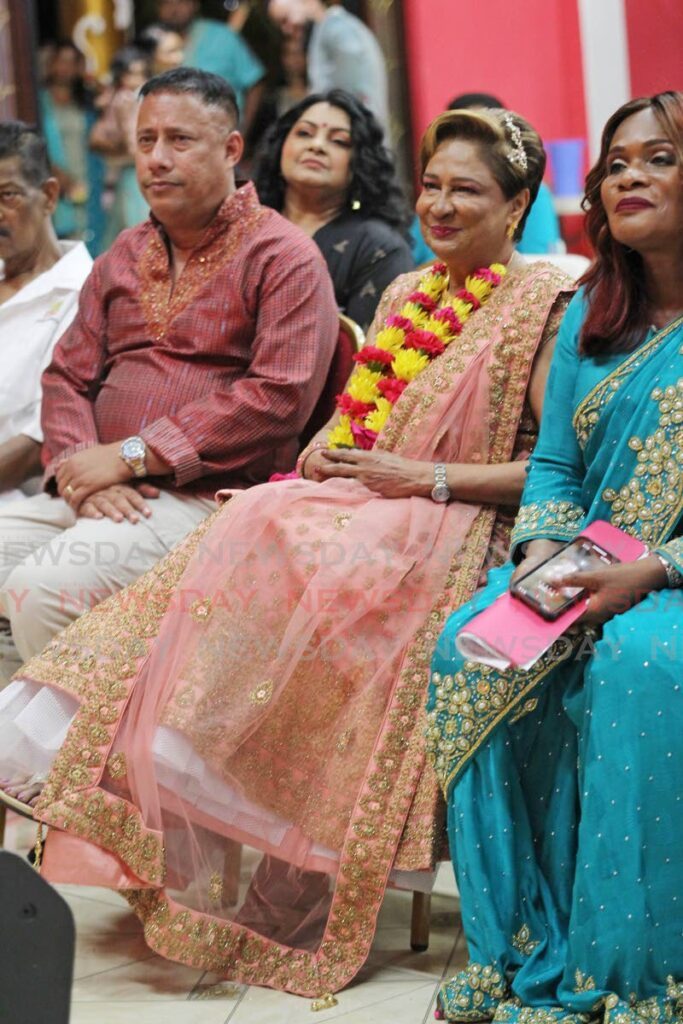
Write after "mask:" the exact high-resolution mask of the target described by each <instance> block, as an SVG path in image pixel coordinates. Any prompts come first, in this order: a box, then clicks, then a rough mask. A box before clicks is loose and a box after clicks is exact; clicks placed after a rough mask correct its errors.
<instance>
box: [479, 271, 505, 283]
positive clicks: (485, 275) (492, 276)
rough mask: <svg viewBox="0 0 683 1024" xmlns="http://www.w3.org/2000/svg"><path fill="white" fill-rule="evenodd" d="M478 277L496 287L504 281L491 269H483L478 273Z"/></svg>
mask: <svg viewBox="0 0 683 1024" xmlns="http://www.w3.org/2000/svg"><path fill="white" fill-rule="evenodd" d="M477 277H479V278H481V280H482V281H488V282H489V284H492V285H494V286H495V287H497V286H498V285H499V284H500V282H501V281H502V280H503V278H502V277H501V276H500V274H497V273H496V272H495V270H491V268H490V267H481V268H480V269H479V270H478V271H477Z"/></svg>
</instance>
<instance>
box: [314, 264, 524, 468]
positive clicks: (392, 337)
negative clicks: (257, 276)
mask: <svg viewBox="0 0 683 1024" xmlns="http://www.w3.org/2000/svg"><path fill="white" fill-rule="evenodd" d="M505 273H506V270H505V267H503V266H502V265H501V264H499V263H494V264H493V265H492V266H490V267H483V268H482V269H480V270H477V271H475V273H474V274H470V276H469V277H468V278H467V279H466V281H465V287H464V288H461V289H460V290H459V291H457V292H455V294H454V295H446V294H445V293H446V289H447V287H448V272H447V268H446V267H445V265H444V264H443V263H435V264H434V265H433V266H432V267H430V268H429V270H428V271H427V272H426V273H425V274H424V275H423V276H422V278H421V279H420V282H419V284H418V286H417V289H416V290H415V291H414V292H412V293H411V294H410V295H409V296H408V297H407V299H406V301H405V302H404V304H403V307H402V308H401V309H400V310H399V312H398V313H397V314H391V315H390V316H389V317H387V321H386V325H385V326H384V327H383V328H382V330H380V331H378V333H377V335H376V336H375V338H374V339H373V341H372V344H370V345H367V346H366V347H365V349H361V351H360V352H359V353H358V354H357V355H356V356H355V357H354V358H355V359H356V362H357V363H358V365H357V366H356V369H355V370H354V372H353V373H352V374H351V378H350V380H349V383H348V385H347V387H346V391H345V392H344V394H343V395H340V396H339V398H338V404H339V408H340V409H341V410H343V415H342V416H341V419H340V422H339V424H338V425H337V426H336V427H334V428H333V429H332V430H331V431H330V433H329V435H328V438H327V444H328V445H329V447H330V448H339V447H358V448H365V449H370V448H372V447H373V446H374V444H375V441H376V440H377V435H378V434H380V433H381V432H382V430H383V429H384V427H385V425H386V422H387V420H388V418H389V416H390V414H391V410H392V408H393V406H394V404H395V403H396V402H397V401H398V400H399V398H400V396H401V394H402V393H403V391H404V389H405V388H406V386H407V385H408V384H410V382H411V381H413V380H415V378H416V377H418V376H419V375H420V374H421V373H422V371H423V370H424V369H425V368H426V367H427V366H428V365H429V363H430V362H431V360H432V359H434V358H436V357H437V356H438V355H440V354H441V353H442V352H443V351H444V350H445V348H446V346H447V345H449V344H451V342H452V341H453V340H454V339H455V338H456V337H457V336H458V335H459V334H460V332H461V331H462V328H463V325H464V324H465V322H466V321H467V320H468V319H469V317H470V316H471V315H472V313H473V312H474V311H475V310H477V309H478V308H479V307H480V306H481V305H483V303H484V302H485V301H486V300H487V299H488V297H489V296H490V294H491V292H492V291H493V289H494V288H495V287H497V285H498V284H500V282H501V279H502V278H503V276H504V275H505ZM378 349H379V350H381V351H378ZM384 353H388V356H393V359H391V362H390V363H389V358H388V356H385V355H384ZM371 366H372V367H377V366H379V367H380V368H379V369H374V368H373V369H371ZM354 403H355V404H354Z"/></svg>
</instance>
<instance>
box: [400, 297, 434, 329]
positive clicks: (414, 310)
mask: <svg viewBox="0 0 683 1024" xmlns="http://www.w3.org/2000/svg"><path fill="white" fill-rule="evenodd" d="M401 316H404V317H406V318H407V319H408V320H412V322H413V323H414V324H415V326H416V327H424V325H425V324H426V323H427V320H428V319H429V313H427V311H426V310H424V309H423V308H422V306H418V304H417V302H406V304H405V306H404V307H403V309H402V310H401Z"/></svg>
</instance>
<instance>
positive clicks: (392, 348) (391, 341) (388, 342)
mask: <svg viewBox="0 0 683 1024" xmlns="http://www.w3.org/2000/svg"><path fill="white" fill-rule="evenodd" d="M405 340H406V332H405V331H404V330H403V329H402V328H400V327H384V328H383V329H382V330H381V331H380V332H379V333H378V335H377V337H376V338H375V345H376V347H377V348H382V349H384V350H385V352H399V351H400V349H401V348H402V347H403V342H404V341H405Z"/></svg>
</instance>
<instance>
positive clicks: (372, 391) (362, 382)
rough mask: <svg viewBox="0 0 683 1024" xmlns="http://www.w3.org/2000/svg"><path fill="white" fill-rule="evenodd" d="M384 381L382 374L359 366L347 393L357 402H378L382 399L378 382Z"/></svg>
mask: <svg viewBox="0 0 683 1024" xmlns="http://www.w3.org/2000/svg"><path fill="white" fill-rule="evenodd" d="M381 379H382V374H381V373H379V372H378V371H377V370H369V369H368V368H367V366H359V367H358V369H357V370H356V371H355V372H354V373H353V375H352V376H351V380H350V381H349V386H348V387H347V389H346V391H347V394H349V395H351V398H354V399H355V400H356V401H357V402H376V401H377V399H378V398H379V397H380V393H379V391H378V390H377V381H379V380H381Z"/></svg>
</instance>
